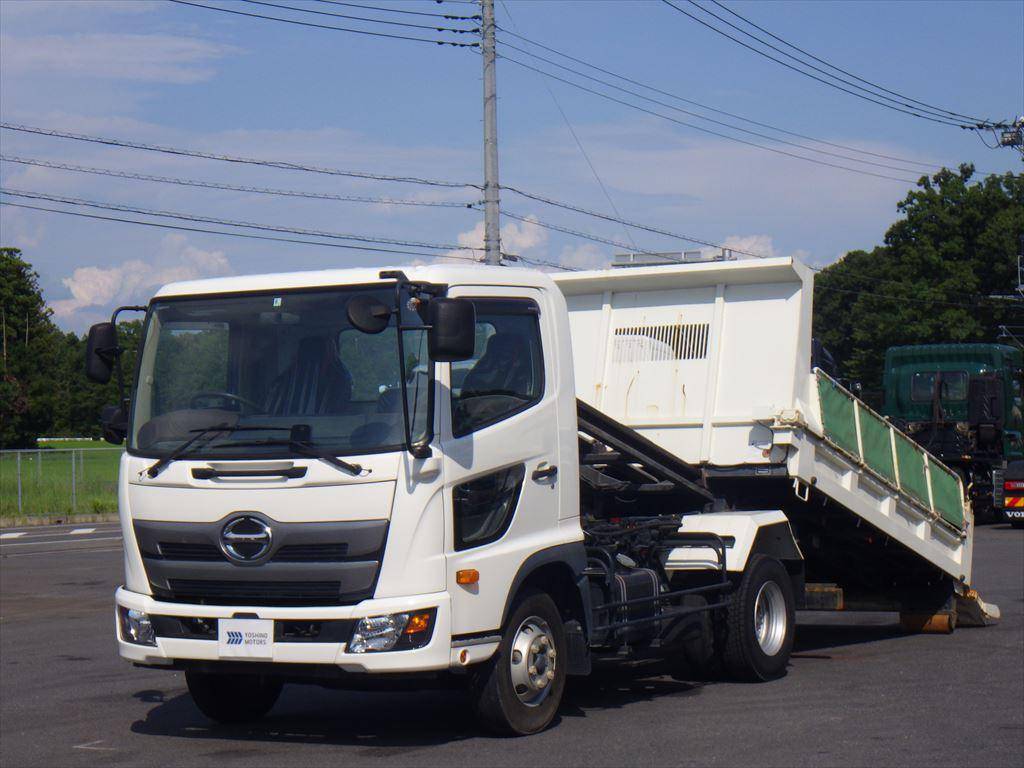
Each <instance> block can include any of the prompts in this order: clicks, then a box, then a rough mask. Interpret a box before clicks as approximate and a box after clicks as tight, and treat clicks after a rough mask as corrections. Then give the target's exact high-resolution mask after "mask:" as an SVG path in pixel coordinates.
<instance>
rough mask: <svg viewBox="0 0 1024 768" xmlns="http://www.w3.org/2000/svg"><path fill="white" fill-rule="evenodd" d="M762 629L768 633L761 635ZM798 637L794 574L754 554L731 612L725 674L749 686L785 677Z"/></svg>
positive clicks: (728, 612)
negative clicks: (749, 684) (794, 638)
mask: <svg viewBox="0 0 1024 768" xmlns="http://www.w3.org/2000/svg"><path fill="white" fill-rule="evenodd" d="M759 618H760V621H759ZM759 627H762V628H763V629H762V631H761V632H760V633H759ZM795 632H796V612H795V601H794V599H793V584H792V582H791V581H790V578H789V574H788V573H787V572H786V569H785V568H784V567H783V565H782V563H780V562H779V561H778V560H776V559H775V558H772V557H768V556H767V555H754V556H753V557H751V558H750V561H749V562H748V563H747V568H746V570H745V571H744V572H743V578H742V579H741V580H740V585H739V588H738V589H737V590H736V592H735V593H734V594H733V598H732V602H731V603H730V605H729V607H728V608H727V609H726V618H725V638H724V642H723V648H722V653H721V656H722V665H723V667H724V668H725V671H726V672H727V673H728V675H729V676H730V677H732V678H733V679H735V680H741V681H746V682H761V681H765V680H774V679H775V678H778V677H782V676H783V675H785V674H786V665H787V664H788V663H789V654H790V651H792V649H793V637H794V635H795Z"/></svg>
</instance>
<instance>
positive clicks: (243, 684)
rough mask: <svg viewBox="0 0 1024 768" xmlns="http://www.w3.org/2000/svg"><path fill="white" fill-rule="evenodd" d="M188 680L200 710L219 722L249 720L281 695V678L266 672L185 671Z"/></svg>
mask: <svg viewBox="0 0 1024 768" xmlns="http://www.w3.org/2000/svg"><path fill="white" fill-rule="evenodd" d="M185 682H186V683H188V692H189V693H191V694H192V700H193V701H194V702H195V703H196V706H197V707H199V711H200V712H202V713H203V714H204V715H206V716H207V717H208V718H210V719H211V720H215V721H216V722H218V723H249V722H252V721H254V720H259V719H260V718H261V717H263V716H264V715H265V714H267V712H269V711H270V710H271V708H272V707H273V706H274V704H275V703H276V702H277V699H278V697H279V696H280V695H281V688H282V687H283V684H282V683H281V681H280V680H275V679H274V678H268V677H264V676H263V675H218V674H211V673H207V672H194V671H191V670H190V671H187V672H185Z"/></svg>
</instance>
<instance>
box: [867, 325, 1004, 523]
mask: <svg viewBox="0 0 1024 768" xmlns="http://www.w3.org/2000/svg"><path fill="white" fill-rule="evenodd" d="M1022 358H1024V355H1022V352H1021V350H1020V349H1018V348H1016V347H1011V346H1008V345H1004V344H926V345H917V346H905V347H890V348H889V349H888V350H887V351H886V353H885V375H884V387H885V403H884V406H883V412H884V414H885V415H886V416H888V417H889V418H890V419H891V420H893V421H894V422H896V423H897V424H898V425H899V426H901V427H902V428H903V429H904V430H905V431H906V432H907V433H908V434H910V435H911V436H912V437H913V438H914V439H915V440H916V441H917V442H918V443H919V444H921V446H922V447H924V448H925V449H926V450H928V451H930V452H932V453H934V454H935V455H937V456H938V457H939V458H940V459H941V460H942V461H943V462H945V463H946V464H947V465H949V466H950V467H953V468H954V469H956V470H957V471H958V472H960V473H961V474H962V476H963V480H964V487H965V488H966V489H967V491H968V494H969V496H970V498H971V501H972V504H973V506H974V511H975V517H976V519H978V520H986V519H992V518H994V517H997V516H998V515H999V514H1000V510H1001V509H1002V506H1003V499H1002V496H1003V493H1002V489H1003V474H1004V471H1005V469H1006V465H1007V462H1009V461H1014V460H1019V459H1022V458H1024V442H1022V434H1024V416H1022V411H1024V405H1022V388H1024V371H1022V368H1024V359H1022Z"/></svg>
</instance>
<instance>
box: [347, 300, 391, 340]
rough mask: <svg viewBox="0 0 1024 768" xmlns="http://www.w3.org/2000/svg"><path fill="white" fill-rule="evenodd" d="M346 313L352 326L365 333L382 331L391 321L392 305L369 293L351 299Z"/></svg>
mask: <svg viewBox="0 0 1024 768" xmlns="http://www.w3.org/2000/svg"><path fill="white" fill-rule="evenodd" d="M345 314H346V315H348V321H349V322H350V323H352V327H353V328H355V329H356V330H357V331H362V332H363V333H380V332H381V331H383V330H384V329H385V328H387V327H388V323H389V322H391V307H389V306H388V305H387V304H385V303H384V302H383V301H380V300H379V299H376V298H374V297H373V296H369V295H367V294H360V295H359V296H353V297H352V298H351V299H349V300H348V305H347V306H346V307H345Z"/></svg>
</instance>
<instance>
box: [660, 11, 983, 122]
mask: <svg viewBox="0 0 1024 768" xmlns="http://www.w3.org/2000/svg"><path fill="white" fill-rule="evenodd" d="M661 2H663V3H665V5H667V6H669V7H670V8H674V9H675V10H676V11H678V12H679V13H681V14H683V15H684V16H686V17H688V18H690V19H693V20H694V21H696V22H697V23H698V24H701V25H702V26H705V27H707V28H708V29H710V30H712V31H714V32H717V33H718V34H720V35H722V36H723V37H727V38H729V39H730V40H732V41H733V42H734V43H737V44H738V45H742V46H743V47H744V48H746V49H748V50H750V51H753V52H754V53H756V54H758V55H759V56H763V57H765V58H766V59H770V60H771V61H774V62H775V63H776V64H781V65H782V66H784V67H786V68H787V69H791V70H793V71H794V72H797V73H799V74H801V75H803V76H804V77H809V78H811V79H812V80H817V81H818V82H819V83H823V84H824V85H827V86H829V87H830V88H835V89H837V90H840V91H843V92H844V93H848V94H850V95H851V96H856V97H857V98H858V99H863V100H864V101H870V102H872V103H873V104H878V105H879V106H882V107H886V108H888V109H893V110H896V111H897V112H903V113H904V114H907V115H911V116H912V117H919V118H921V119H922V120H929V121H931V122H933V123H940V124H942V125H949V126H955V127H957V128H962V127H963V126H962V124H961V123H959V122H956V121H953V120H950V119H948V118H939V117H935V116H932V115H927V114H922V112H921V111H920V110H912V109H904V108H903V107H899V106H895V105H894V104H891V103H889V102H886V101H879V100H878V99H875V98H872V97H871V96H867V95H865V94H864V93H861V92H859V91H854V90H850V89H849V88H844V87H843V86H841V85H837V84H836V83H834V82H832V81H830V80H825V79H824V78H821V77H818V76H817V75H814V74H812V73H810V72H807V71H805V70H803V69H800V68H799V67H795V66H793V65H792V64H790V63H789V62H786V61H783V60H782V59H778V58H776V57H774V56H772V55H771V54H769V53H765V52H764V51H762V50H761V49H760V48H755V47H754V46H752V45H749V44H748V43H745V42H743V41H742V40H740V39H739V38H737V37H733V36H732V35H730V34H729V33H728V32H724V31H722V30H721V29H719V28H718V27H716V26H715V25H713V24H709V23H708V22H706V21H704V19H701V18H698V17H697V16H694V15H693V14H692V13H690V12H689V11H686V10H684V9H683V8H680V7H679V6H678V5H676V4H675V3H673V2H672V0H661ZM698 7H700V6H698ZM701 10H704V9H703V8H702V9H701ZM707 12H708V13H710V11H707ZM712 15H713V14H712ZM765 45H768V46H769V47H770V48H774V46H772V45H770V44H769V43H765ZM776 50H778V49H776ZM783 53H784V54H785V52H783ZM785 55H787V56H789V54H785ZM790 58H793V57H790ZM797 61H799V60H797ZM800 63H801V64H804V66H811V65H809V64H806V63H805V62H802V61H801V62H800ZM812 68H813V67H812ZM826 74H828V73H826ZM829 77H832V78H833V79H835V80H839V81H840V82H843V83H845V82H846V81H845V80H842V79H841V78H838V77H836V76H835V75H829ZM861 90H862V91H863V90H865V89H861ZM869 93H870V92H869Z"/></svg>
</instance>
